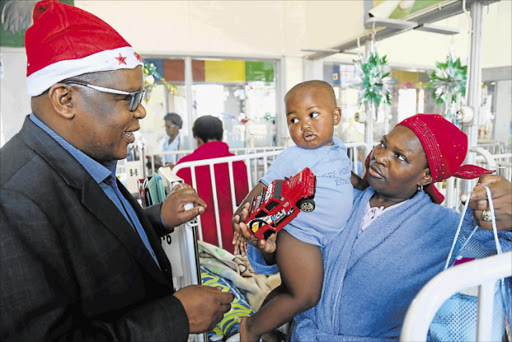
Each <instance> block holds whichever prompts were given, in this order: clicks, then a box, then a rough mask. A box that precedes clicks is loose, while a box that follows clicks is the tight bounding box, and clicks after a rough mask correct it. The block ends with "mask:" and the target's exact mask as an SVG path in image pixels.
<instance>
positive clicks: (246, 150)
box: [143, 146, 284, 175]
mask: <svg viewBox="0 0 512 342" xmlns="http://www.w3.org/2000/svg"><path fill="white" fill-rule="evenodd" d="M283 148H284V147H282V146H269V147H242V148H230V149H229V151H230V152H231V153H233V154H236V155H237V156H238V155H243V154H253V153H266V152H273V151H282V150H283ZM192 152H194V150H179V151H166V152H159V153H153V154H147V155H146V158H145V159H146V160H144V165H143V167H144V168H145V170H146V174H147V175H148V174H151V173H152V172H150V171H151V170H154V169H155V164H157V165H156V166H157V167H156V168H157V169H158V167H159V166H163V165H165V164H166V163H165V162H163V161H164V160H165V157H167V156H174V157H175V160H176V161H178V160H179V159H180V158H181V157H184V156H186V155H189V154H191V153H192ZM157 161H159V163H162V165H158V162H157Z"/></svg>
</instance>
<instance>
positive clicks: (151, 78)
mask: <svg viewBox="0 0 512 342" xmlns="http://www.w3.org/2000/svg"><path fill="white" fill-rule="evenodd" d="M155 78H156V79H157V80H159V81H161V82H162V83H163V84H164V85H165V86H166V88H167V90H169V93H171V94H172V95H181V94H179V92H178V88H177V87H176V86H175V85H172V84H170V83H169V82H167V81H166V80H165V78H163V77H162V76H161V75H160V74H159V73H158V71H156V66H155V65H154V64H153V63H148V62H146V61H144V87H146V90H147V92H148V93H150V92H151V87H152V86H153V84H154V83H155Z"/></svg>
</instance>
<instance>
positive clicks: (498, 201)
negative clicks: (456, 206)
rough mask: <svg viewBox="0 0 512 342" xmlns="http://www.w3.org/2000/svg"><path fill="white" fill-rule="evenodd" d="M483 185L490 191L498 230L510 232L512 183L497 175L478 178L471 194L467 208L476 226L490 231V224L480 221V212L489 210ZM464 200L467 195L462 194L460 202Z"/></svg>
mask: <svg viewBox="0 0 512 342" xmlns="http://www.w3.org/2000/svg"><path fill="white" fill-rule="evenodd" d="M483 185H487V186H488V187H489V190H491V194H492V200H493V204H494V213H495V215H496V226H497V228H498V230H512V183H511V182H509V181H508V180H506V179H505V178H503V177H501V176H497V175H483V176H482V177H480V179H479V180H478V184H477V185H476V186H475V188H474V189H473V192H472V193H471V199H470V200H469V207H470V208H471V209H473V217H474V218H475V222H476V224H477V225H478V226H479V227H481V228H484V229H489V230H492V223H491V222H490V221H484V220H482V211H484V210H490V208H489V202H488V201H487V194H486V191H485V189H484V187H483ZM466 199H467V194H463V195H462V196H461V200H462V201H463V202H465V201H466Z"/></svg>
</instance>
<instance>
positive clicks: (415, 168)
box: [368, 126, 432, 203]
mask: <svg viewBox="0 0 512 342" xmlns="http://www.w3.org/2000/svg"><path fill="white" fill-rule="evenodd" d="M431 180H432V177H431V176H430V170H429V169H428V163H427V156H426V154H425V151H424V149H423V146H422V145H421V142H420V140H419V139H418V137H417V136H416V134H414V132H413V131H411V130H410V129H409V128H407V127H405V126H396V127H395V128H393V130H392V131H391V132H390V133H389V134H387V135H385V136H383V137H382V140H381V142H380V144H379V145H377V146H376V147H375V148H374V149H373V153H372V156H371V159H370V168H369V170H368V183H370V185H371V186H372V187H373V188H374V190H375V193H376V194H377V195H378V196H379V197H381V198H383V199H387V200H390V201H392V202H396V203H399V202H402V201H404V200H406V199H409V198H411V197H412V196H414V194H415V193H416V191H417V189H418V185H420V184H421V185H423V186H425V185H427V184H429V183H430V182H431Z"/></svg>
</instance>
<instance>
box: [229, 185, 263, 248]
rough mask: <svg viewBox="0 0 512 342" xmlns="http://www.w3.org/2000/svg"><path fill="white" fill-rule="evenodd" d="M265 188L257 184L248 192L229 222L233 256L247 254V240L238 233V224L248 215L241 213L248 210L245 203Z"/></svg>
mask: <svg viewBox="0 0 512 342" xmlns="http://www.w3.org/2000/svg"><path fill="white" fill-rule="evenodd" d="M264 188H265V184H263V183H261V182H260V183H258V184H256V186H255V187H254V188H253V189H252V190H251V192H249V194H248V195H247V196H246V197H245V198H244V200H243V201H242V203H240V206H239V207H238V209H237V210H236V211H235V213H234V214H233V219H232V220H231V227H232V228H233V245H234V254H235V255H237V254H239V253H240V254H242V255H246V254H247V240H246V239H245V237H244V236H243V234H242V233H241V232H240V222H243V221H244V220H245V218H246V217H247V215H248V211H247V212H245V213H244V212H243V210H244V208H246V209H247V210H249V208H248V205H247V206H246V203H250V202H251V201H252V199H253V198H254V197H256V196H258V195H259V194H260V193H261V191H262V190H263V189H264Z"/></svg>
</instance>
